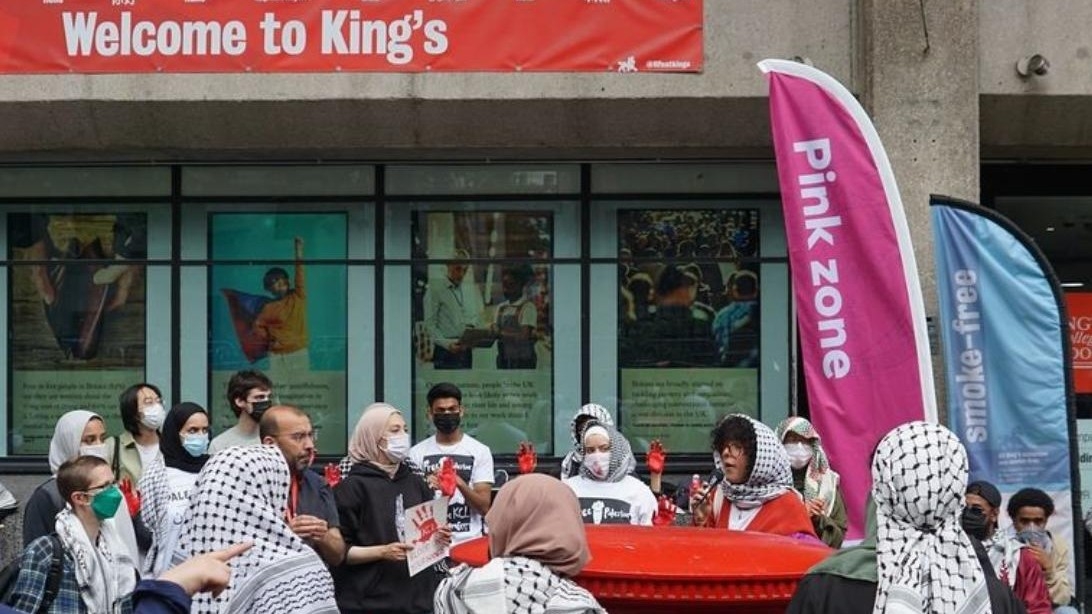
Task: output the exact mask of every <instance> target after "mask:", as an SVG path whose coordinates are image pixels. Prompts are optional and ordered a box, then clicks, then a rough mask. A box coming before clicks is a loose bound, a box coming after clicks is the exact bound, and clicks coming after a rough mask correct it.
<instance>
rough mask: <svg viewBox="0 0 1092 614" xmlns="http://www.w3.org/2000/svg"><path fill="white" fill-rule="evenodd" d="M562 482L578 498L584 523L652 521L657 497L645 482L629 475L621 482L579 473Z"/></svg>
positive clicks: (647, 523)
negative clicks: (603, 479) (605, 480)
mask: <svg viewBox="0 0 1092 614" xmlns="http://www.w3.org/2000/svg"><path fill="white" fill-rule="evenodd" d="M563 482H565V484H568V486H569V488H571V489H573V492H574V493H576V498H577V499H580V516H581V517H582V518H583V519H584V524H640V525H646V526H647V525H651V524H652V516H653V515H654V514H655V513H656V497H655V495H653V494H652V491H651V490H650V489H649V488H648V486H645V483H644V482H642V481H641V480H638V479H637V478H635V477H633V476H632V475H627V476H626V477H625V478H624V479H623V480H622V481H620V482H600V481H598V480H589V479H588V478H586V477H584V476H582V475H577V476H574V477H571V478H568V479H566V480H563Z"/></svg>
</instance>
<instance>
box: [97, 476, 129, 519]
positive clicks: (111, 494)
mask: <svg viewBox="0 0 1092 614" xmlns="http://www.w3.org/2000/svg"><path fill="white" fill-rule="evenodd" d="M121 499H122V496H121V489H119V488H118V485H117V484H113V485H111V486H110V487H109V488H106V489H104V490H102V491H100V492H99V493H98V494H97V495H95V496H94V497H93V498H92V499H91V511H92V512H95V518H98V519H99V520H106V519H107V518H113V517H114V514H116V513H117V512H118V507H119V506H120V505H121Z"/></svg>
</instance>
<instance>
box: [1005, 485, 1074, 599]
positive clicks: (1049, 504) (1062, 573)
mask: <svg viewBox="0 0 1092 614" xmlns="http://www.w3.org/2000/svg"><path fill="white" fill-rule="evenodd" d="M1008 513H1009V518H1011V519H1012V526H1011V527H1010V528H1009V535H1010V536H1011V537H1013V538H1014V539H1017V540H1019V541H1022V542H1024V543H1025V544H1027V548H1028V550H1029V551H1030V552H1031V554H1032V556H1034V557H1035V560H1036V562H1037V563H1039V567H1040V569H1042V570H1043V577H1044V578H1046V584H1047V591H1048V592H1049V593H1050V602H1051V603H1052V604H1053V606H1054V611H1055V612H1058V613H1059V614H1063V613H1064V614H1071V613H1072V614H1076V612H1077V610H1076V608H1073V607H1071V606H1070V603H1069V602H1070V601H1072V599H1073V585H1072V584H1070V581H1069V550H1070V548H1069V545H1068V544H1066V543H1065V541H1064V540H1062V539H1059V538H1058V537H1057V536H1055V535H1054V534H1053V533H1051V532H1050V531H1048V530H1047V522H1048V520H1049V519H1050V517H1051V516H1052V515H1053V514H1054V501H1053V500H1052V499H1051V498H1050V495H1048V494H1046V493H1045V492H1043V491H1042V490H1039V489H1038V488H1024V489H1021V490H1018V491H1017V492H1016V494H1014V495H1013V496H1012V497H1010V498H1009V505H1008Z"/></svg>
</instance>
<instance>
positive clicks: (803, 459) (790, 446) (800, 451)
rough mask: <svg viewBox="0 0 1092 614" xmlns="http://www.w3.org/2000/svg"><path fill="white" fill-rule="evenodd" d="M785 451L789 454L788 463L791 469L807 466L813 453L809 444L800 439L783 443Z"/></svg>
mask: <svg viewBox="0 0 1092 614" xmlns="http://www.w3.org/2000/svg"><path fill="white" fill-rule="evenodd" d="M785 453H786V454H788V455H789V464H790V465H792V468H793V469H803V468H804V467H807V466H808V463H810V462H811V457H812V454H813V452H812V449H811V446H809V445H808V444H806V443H804V442H802V441H796V442H793V443H787V444H785Z"/></svg>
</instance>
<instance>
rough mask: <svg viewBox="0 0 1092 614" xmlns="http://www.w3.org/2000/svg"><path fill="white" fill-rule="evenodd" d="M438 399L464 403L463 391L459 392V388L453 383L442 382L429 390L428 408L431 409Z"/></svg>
mask: <svg viewBox="0 0 1092 614" xmlns="http://www.w3.org/2000/svg"><path fill="white" fill-rule="evenodd" d="M436 399H455V400H456V401H458V402H459V403H462V402H463V391H462V390H459V387H458V386H456V385H455V384H452V383H451V382H440V383H439V384H436V385H435V386H433V387H432V388H429V389H428V406H429V407H430V408H431V407H432V403H433V401H435V400H436Z"/></svg>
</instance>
